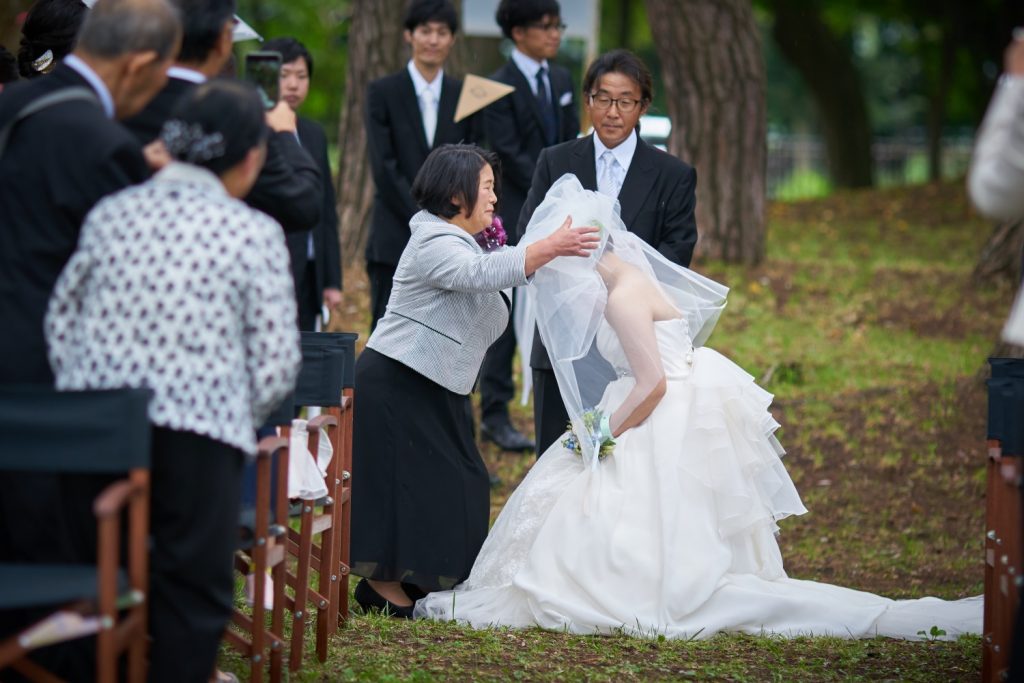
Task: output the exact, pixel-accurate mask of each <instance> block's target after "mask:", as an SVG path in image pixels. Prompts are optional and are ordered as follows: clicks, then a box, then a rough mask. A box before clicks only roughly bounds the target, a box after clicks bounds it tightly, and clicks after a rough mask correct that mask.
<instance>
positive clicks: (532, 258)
mask: <svg viewBox="0 0 1024 683" xmlns="http://www.w3.org/2000/svg"><path fill="white" fill-rule="evenodd" d="M600 231H601V229H600V228H598V227H596V226H593V225H585V226H583V227H579V228H574V227H572V216H566V218H565V222H564V223H562V225H561V226H560V227H559V228H558V230H555V231H554V232H553V233H551V234H550V235H548V236H547V237H545V238H544V239H542V240H539V241H537V242H534V243H533V244H531V245H530V246H528V247H527V248H526V276H527V277H530V276H531V275H533V274H534V273H535V272H536V271H537V269H538V268H540V267H541V266H543V265H545V264H547V263H549V262H550V261H553V260H554V259H556V258H558V257H559V256H589V255H590V252H592V251H593V250H594V249H596V248H597V246H598V245H599V244H601V235H600Z"/></svg>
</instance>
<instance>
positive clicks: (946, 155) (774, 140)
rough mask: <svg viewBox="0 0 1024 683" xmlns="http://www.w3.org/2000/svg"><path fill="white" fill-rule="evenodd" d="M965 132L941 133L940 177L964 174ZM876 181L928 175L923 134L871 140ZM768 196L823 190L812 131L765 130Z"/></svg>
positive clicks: (825, 182)
mask: <svg viewBox="0 0 1024 683" xmlns="http://www.w3.org/2000/svg"><path fill="white" fill-rule="evenodd" d="M972 144H973V138H972V137H971V136H970V135H966V134H964V135H956V136H949V137H946V138H944V139H943V145H942V177H943V178H947V179H953V178H959V177H963V176H964V175H966V173H967V167H968V164H969V163H970V158H971V146H972ZM871 158H872V161H873V163H874V171H875V185H876V186H877V187H895V186H900V185H915V184H919V183H925V182H927V181H928V144H927V140H926V139H925V138H924V136H917V135H905V136H891V137H879V138H876V139H875V141H874V144H872V146H871ZM767 171H768V172H767V176H768V198H769V199H775V200H780V201H787V200H795V199H809V198H813V197H821V196H824V195H827V194H828V193H829V192H831V190H832V183H831V181H830V180H829V173H828V160H827V158H826V154H825V144H824V142H823V141H822V140H821V138H819V137H816V136H813V135H779V134H770V135H769V136H768V169H767Z"/></svg>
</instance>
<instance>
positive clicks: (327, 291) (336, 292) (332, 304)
mask: <svg viewBox="0 0 1024 683" xmlns="http://www.w3.org/2000/svg"><path fill="white" fill-rule="evenodd" d="M340 305H341V290H340V289H335V288H334V287H325V288H324V306H326V307H327V310H329V311H333V310H334V309H335V308H337V307H338V306H340Z"/></svg>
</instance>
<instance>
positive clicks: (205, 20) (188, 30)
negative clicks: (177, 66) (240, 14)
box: [173, 0, 235, 64]
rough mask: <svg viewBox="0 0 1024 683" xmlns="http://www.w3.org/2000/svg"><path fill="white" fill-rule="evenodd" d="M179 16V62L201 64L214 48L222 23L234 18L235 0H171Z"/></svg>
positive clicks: (222, 27) (222, 26)
mask: <svg viewBox="0 0 1024 683" xmlns="http://www.w3.org/2000/svg"><path fill="white" fill-rule="evenodd" d="M173 2H174V5H175V6H176V7H177V8H178V14H180V15H181V28H182V31H181V50H179V51H178V61H179V62H186V63H193V64H194V63H202V62H205V61H206V58H207V57H209V56H210V52H211V51H212V50H213V48H214V47H215V46H216V45H217V41H218V40H219V39H220V35H221V32H222V31H223V30H224V24H226V23H227V22H229V21H231V20H232V19H233V17H234V15H235V0H173Z"/></svg>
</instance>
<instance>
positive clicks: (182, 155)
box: [160, 119, 227, 164]
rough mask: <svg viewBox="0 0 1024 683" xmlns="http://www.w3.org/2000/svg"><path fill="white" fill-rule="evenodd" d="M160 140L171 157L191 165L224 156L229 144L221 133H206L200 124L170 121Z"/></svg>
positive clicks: (165, 125)
mask: <svg viewBox="0 0 1024 683" xmlns="http://www.w3.org/2000/svg"><path fill="white" fill-rule="evenodd" d="M160 139H161V140H162V141H163V143H164V146H165V147H167V151H168V152H170V154H171V156H173V157H174V158H175V159H178V160H180V161H187V162H188V163H191V164H196V163H202V162H204V161H210V160H211V159H216V158H217V157H220V156H223V155H224V152H225V151H226V150H227V143H226V142H225V141H224V136H223V135H221V134H220V133H206V132H205V131H203V127H202V126H201V125H200V124H198V123H193V124H187V123H185V122H184V121H181V120H180V119H169V120H168V121H167V122H166V123H164V127H163V129H162V130H161V131H160Z"/></svg>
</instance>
